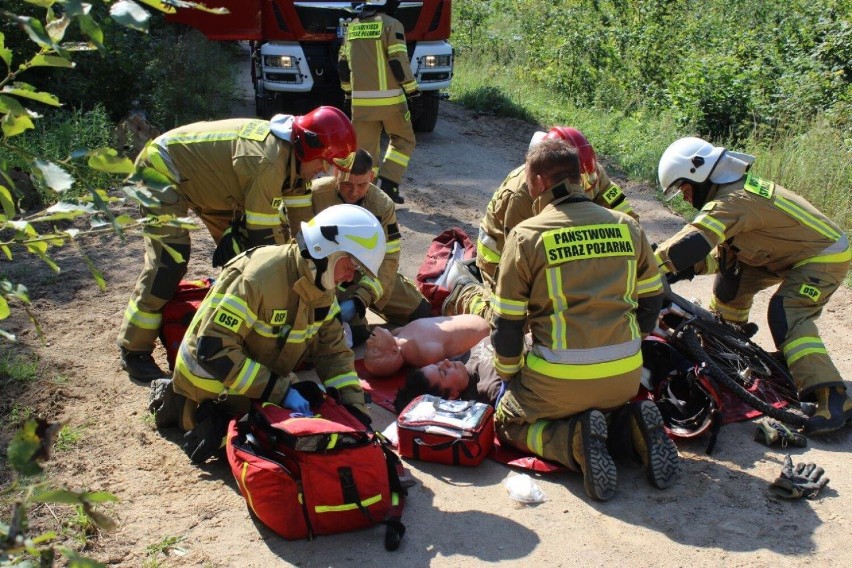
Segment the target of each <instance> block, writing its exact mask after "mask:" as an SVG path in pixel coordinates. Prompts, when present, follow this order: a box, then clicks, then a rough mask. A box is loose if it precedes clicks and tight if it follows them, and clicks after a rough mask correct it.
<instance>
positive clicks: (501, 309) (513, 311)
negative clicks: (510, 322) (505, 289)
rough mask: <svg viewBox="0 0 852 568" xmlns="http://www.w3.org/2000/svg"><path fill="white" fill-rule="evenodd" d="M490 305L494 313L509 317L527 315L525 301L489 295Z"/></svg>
mask: <svg viewBox="0 0 852 568" xmlns="http://www.w3.org/2000/svg"><path fill="white" fill-rule="evenodd" d="M491 306H492V308H493V310H494V314H495V315H498V316H503V317H507V318H509V319H512V318H515V319H517V318H518V317H523V316H525V315H527V302H521V301H518V300H509V299H506V298H501V297H500V296H496V295H494V296H491Z"/></svg>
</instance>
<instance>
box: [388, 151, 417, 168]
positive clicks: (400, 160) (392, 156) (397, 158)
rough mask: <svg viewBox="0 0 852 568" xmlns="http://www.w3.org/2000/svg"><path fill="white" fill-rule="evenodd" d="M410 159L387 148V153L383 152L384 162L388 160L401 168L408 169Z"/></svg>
mask: <svg viewBox="0 0 852 568" xmlns="http://www.w3.org/2000/svg"><path fill="white" fill-rule="evenodd" d="M410 159H411V158H410V157H409V156H406V155H405V154H403V153H402V152H399V151H398V150H395V149H394V148H391V147H388V151H387V152H385V160H390V161H391V162H395V163H397V164H399V165H400V166H403V167H406V168H407V167H408V162H409V160H410Z"/></svg>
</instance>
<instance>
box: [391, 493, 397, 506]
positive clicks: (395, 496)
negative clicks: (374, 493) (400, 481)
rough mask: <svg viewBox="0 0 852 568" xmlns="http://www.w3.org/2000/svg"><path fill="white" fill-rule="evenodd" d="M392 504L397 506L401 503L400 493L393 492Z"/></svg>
mask: <svg viewBox="0 0 852 568" xmlns="http://www.w3.org/2000/svg"><path fill="white" fill-rule="evenodd" d="M391 505H392V506H393V507H396V506H398V505H399V493H397V492H396V491H394V492H393V493H391Z"/></svg>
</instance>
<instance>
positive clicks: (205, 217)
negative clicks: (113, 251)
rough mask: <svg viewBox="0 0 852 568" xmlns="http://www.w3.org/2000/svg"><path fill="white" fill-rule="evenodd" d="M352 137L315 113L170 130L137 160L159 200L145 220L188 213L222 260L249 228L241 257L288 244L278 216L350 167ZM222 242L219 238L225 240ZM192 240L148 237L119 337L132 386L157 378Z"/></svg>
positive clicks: (326, 112) (178, 231)
mask: <svg viewBox="0 0 852 568" xmlns="http://www.w3.org/2000/svg"><path fill="white" fill-rule="evenodd" d="M355 149H356V146H355V133H354V130H353V128H352V124H351V123H350V122H349V119H348V118H346V115H344V114H343V113H342V112H341V111H340V110H338V109H335V108H332V107H320V108H318V109H316V110H314V111H312V112H310V113H308V114H306V115H305V116H297V117H293V116H285V115H277V116H276V117H273V119H272V120H271V121H265V120H256V119H229V120H220V121H214V122H198V123H195V124H189V125H186V126H182V127H180V128H176V129H174V130H171V131H169V132H166V133H165V134H163V135H161V136H159V137H157V138H156V139H154V140H153V141H151V142H150V143H149V144H148V145H147V146H146V148H145V149H144V150H143V151H142V153H141V154H140V155H139V156H138V158H137V160H136V165H137V172H138V173H137V175H136V178H137V179H138V180H140V181H141V182H142V183H143V184H144V187H143V188H142V189H143V190H144V191H148V192H150V193H151V194H153V195H154V196H155V203H154V204H151V205H143V206H142V213H143V214H145V215H149V216H151V215H154V216H160V215H173V216H176V217H178V218H180V217H185V216H186V214H187V212H188V211H189V210H190V209H191V210H192V211H193V212H195V213H196V214H197V215H198V216H199V217H200V218H201V220H202V221H203V222H204V224H205V225H206V227H207V229H208V230H209V231H210V234H211V235H212V237H213V240H214V241H215V242H216V243H217V244H219V245H220V247H219V249H217V255H218V254H219V252H220V251H221V250H223V245H225V244H227V245H228V246H227V247H225V248H228V249H230V250H224V253H225V254H224V259H223V260H226V259H227V258H230V257H231V256H233V255H234V254H236V252H239V251H238V250H234V248H233V243H235V242H236V240H231V237H233V236H234V235H230V234H229V233H230V229H231V228H230V226H231V225H232V223H233V221H234V220H235V219H240V218H243V217H244V219H245V241H246V242H245V243H244V244H245V247H244V248H247V247H252V246H258V245H264V244H275V243H277V244H282V243H285V242H287V241H288V240H289V239H290V235H289V228H288V227H287V226H286V225H284V224H282V221H281V218H280V217H279V212H278V209H279V207H280V206H281V205H282V203H283V204H284V206H286V207H287V208H291V209H292V208H299V207H308V208H309V207H310V199H309V198H308V197H307V196H306V189H305V182H306V181H307V180H310V179H311V178H313V177H314V176H315V175H316V174H317V173H319V172H320V171H322V170H323V169H324V168H327V167H329V166H328V164H333V165H335V166H336V167H343V168H345V167H347V164H348V163H349V162H350V161H351V159H352V157H353V156H354V152H355ZM223 236H224V238H223ZM189 255H190V238H189V232H188V231H187V230H186V229H185V228H180V227H177V226H170V225H162V226H159V227H156V226H148V227H146V229H145V266H144V268H143V270H142V274H141V275H140V276H139V279H138V280H137V282H136V287H135V289H134V291H133V294H132V296H131V298H130V301H129V302H128V305H127V309H126V311H125V313H124V321H123V323H122V326H121V330H120V331H119V335H118V345H119V347H120V348H121V361H122V366H123V367H124V368H125V369H126V370H127V372H128V374H129V375H130V377H131V378H133V379H136V380H142V381H150V380H152V379H155V378H158V377H162V376H163V372H162V371H161V370H160V369H159V367H158V366H157V364H156V363H155V362H154V359H153V357H152V355H151V353H152V351H153V349H154V342H155V340H156V338H157V335H158V333H159V328H160V322H161V319H162V316H161V311H162V308H163V306H164V305H165V304H166V302H168V301H169V300H170V299H171V298H172V297H173V296H174V294H175V292H176V290H177V286H178V283H179V282H180V280H181V278H183V276H184V275H185V274H186V269H187V261H188V260H189Z"/></svg>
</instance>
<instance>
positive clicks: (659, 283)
mask: <svg viewBox="0 0 852 568" xmlns="http://www.w3.org/2000/svg"><path fill="white" fill-rule="evenodd" d="M662 289H663V278H662V276H660V274H659V272H658V273H657V274H654V275H653V276H652V277H650V278H646V279H645V280H639V281H638V282H637V283H636V293H637V294H639V295H640V296H644V295H646V294H651V293H653V292H659V291H660V290H662Z"/></svg>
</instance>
